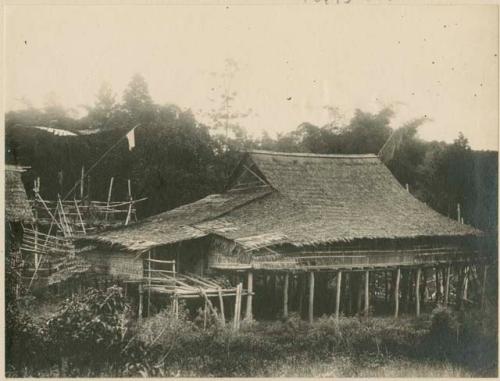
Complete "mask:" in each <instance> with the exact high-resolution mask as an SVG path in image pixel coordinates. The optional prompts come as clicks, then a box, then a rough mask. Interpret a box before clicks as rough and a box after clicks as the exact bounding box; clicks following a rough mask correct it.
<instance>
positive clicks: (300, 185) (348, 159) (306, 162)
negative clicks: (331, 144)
mask: <svg viewBox="0 0 500 381" xmlns="http://www.w3.org/2000/svg"><path fill="white" fill-rule="evenodd" d="M249 171H250V172H251V173H254V174H256V175H257V176H258V177H259V178H261V179H262V180H264V181H266V182H267V183H268V184H269V187H262V186H259V187H255V188H253V189H247V190H238V191H235V190H228V191H227V192H225V193H223V194H220V195H212V196H208V197H206V198H204V199H202V200H200V201H197V202H195V203H192V204H188V205H184V206H182V207H180V208H177V209H174V210H172V211H169V212H166V213H163V214H160V215H157V216H155V217H151V218H149V219H147V220H145V221H143V222H141V223H139V224H135V225H133V226H130V227H128V228H124V229H120V230H116V231H113V232H108V233H101V234H99V235H96V236H89V237H88V238H90V239H93V240H99V241H103V242H106V243H108V244H118V245H121V246H122V247H124V248H127V249H129V250H140V249H147V248H149V247H153V246H158V245H165V244H169V243H173V242H178V241H182V240H187V239H192V238H197V237H201V236H205V235H209V234H213V235H215V236H219V237H223V238H224V239H226V240H228V241H232V242H234V243H235V244H237V246H239V247H242V248H245V249H247V250H256V249H258V248H261V247H263V246H273V245H282V244H288V245H293V246H297V247H301V246H310V245H321V244H328V243H334V242H350V241H354V240H360V239H404V238H419V237H464V236H477V235H480V234H481V232H480V231H478V230H476V229H474V228H472V227H470V226H468V225H462V224H460V223H458V222H456V221H453V220H451V219H449V218H447V217H445V216H442V215H440V214H439V213H437V212H436V211H434V210H432V209H431V208H429V207H428V206H427V205H425V204H424V203H422V202H420V201H419V200H417V199H416V198H415V197H413V196H412V195H411V194H410V193H409V192H407V191H406V190H405V189H404V188H403V187H402V186H401V185H400V184H399V183H398V181H397V180H396V179H395V178H394V177H393V176H392V174H391V172H390V171H389V170H388V169H387V167H386V166H385V165H384V164H383V163H382V162H381V161H380V160H379V159H378V157H377V156H375V155H313V154H289V153H276V152H264V151H253V152H249V153H247V154H246V156H245V158H244V159H243V160H242V162H241V164H240V165H239V167H238V169H237V170H236V172H235V174H234V175H233V176H232V180H231V182H230V184H237V183H238V178H241V176H243V172H245V173H246V174H247V175H248V172H249ZM240 183H241V181H240Z"/></svg>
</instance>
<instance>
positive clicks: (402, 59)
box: [4, 4, 499, 150]
mask: <svg viewBox="0 0 500 381" xmlns="http://www.w3.org/2000/svg"><path fill="white" fill-rule="evenodd" d="M4 17H5V23H4V32H5V34H4V36H5V44H4V49H5V50H4V54H5V72H6V76H5V99H4V102H5V109H6V110H14V109H19V108H23V107H24V106H23V103H22V102H21V101H20V100H21V99H23V98H25V99H28V100H29V101H30V102H32V104H33V105H34V106H35V107H41V106H43V104H44V100H45V99H46V98H47V94H49V93H51V92H53V93H55V94H56V96H57V98H58V99H59V101H60V102H61V103H62V104H63V105H64V106H66V107H70V108H74V109H76V110H77V111H78V113H79V115H82V114H83V113H84V111H83V110H84V109H83V108H82V107H81V105H85V104H87V105H88V104H92V103H93V102H94V100H95V95H96V93H97V91H98V89H99V87H100V85H101V84H102V83H103V82H104V81H106V82H108V83H110V84H111V86H112V88H113V90H114V91H115V93H116V94H117V99H118V100H119V99H120V98H121V94H122V92H123V90H124V88H125V87H126V85H127V83H128V81H129V80H130V78H131V77H132V75H133V74H134V73H141V74H142V75H143V76H144V77H145V78H146V80H147V82H148V84H149V89H150V93H151V95H152V97H153V100H154V101H155V102H157V103H159V104H163V103H174V104H177V105H179V106H180V107H182V108H183V109H188V108H189V109H191V110H193V112H195V114H197V116H198V117H199V118H200V120H202V121H206V120H205V118H206V117H205V116H204V112H200V110H202V111H207V110H209V109H210V108H212V107H214V105H215V104H214V102H213V101H211V99H213V98H214V95H216V94H218V93H219V92H220V91H221V82H220V78H218V77H217V76H216V75H213V73H219V74H220V73H222V72H223V71H224V62H225V60H226V59H232V60H234V61H236V62H237V64H238V67H239V70H238V71H237V72H236V74H235V76H234V78H233V81H232V83H231V86H230V88H231V90H232V91H234V92H236V98H235V105H234V107H235V110H240V111H245V110H247V109H248V108H251V109H252V110H253V114H252V115H251V116H249V117H247V118H244V119H242V120H241V121H240V122H241V124H242V125H243V126H244V127H245V128H246V129H247V130H248V131H249V132H250V134H252V135H254V136H259V134H261V132H262V131H267V132H268V133H269V134H270V135H271V136H273V135H275V134H276V133H282V132H287V131H291V130H293V129H295V128H296V127H297V126H298V125H299V124H300V123H302V122H306V121H307V122H310V123H313V124H316V125H323V124H326V123H327V122H329V121H330V120H331V114H329V112H328V110H327V108H326V107H328V106H331V107H337V108H338V109H339V110H340V112H341V113H342V114H343V115H344V117H345V118H346V119H347V120H348V119H349V118H350V117H351V116H352V114H353V112H354V110H355V109H358V108H359V109H361V110H363V111H369V112H377V111H378V110H380V109H381V108H382V107H385V106H392V107H394V109H395V111H396V117H395V118H394V120H393V121H392V127H395V128H396V127H398V126H400V125H402V124H403V123H404V122H406V121H409V120H412V119H414V118H419V117H423V116H425V117H427V118H428V120H429V121H428V122H427V123H425V124H424V125H423V126H422V127H421V128H420V131H419V134H420V136H421V137H422V138H424V139H426V140H444V141H447V142H451V141H453V139H455V138H456V137H457V136H458V133H459V132H460V131H461V132H463V133H464V134H465V136H466V137H467V138H468V139H469V142H470V144H471V146H472V147H473V148H474V149H495V150H497V149H498V108H499V99H498V75H499V74H498V45H499V44H498V31H499V29H498V8H497V7H496V6H415V5H412V6H356V5H352V6H320V5H315V6H310V5H309V4H300V5H294V6H286V7H285V6H279V5H265V6H264V5H253V6H243V5H236V6H211V5H203V6H202V5H191V6H184V5H182V6H181V5H169V6H50V7H49V6H14V5H8V6H6V8H5V14H4Z"/></svg>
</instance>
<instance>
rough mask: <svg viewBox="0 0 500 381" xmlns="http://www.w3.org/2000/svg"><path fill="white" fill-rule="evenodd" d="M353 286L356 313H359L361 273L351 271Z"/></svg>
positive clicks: (361, 293) (360, 304)
mask: <svg viewBox="0 0 500 381" xmlns="http://www.w3.org/2000/svg"><path fill="white" fill-rule="evenodd" d="M352 279H353V286H354V287H353V288H354V291H355V294H356V313H357V314H361V312H362V311H361V308H362V307H361V306H362V303H363V285H362V283H363V274H361V273H353V274H352Z"/></svg>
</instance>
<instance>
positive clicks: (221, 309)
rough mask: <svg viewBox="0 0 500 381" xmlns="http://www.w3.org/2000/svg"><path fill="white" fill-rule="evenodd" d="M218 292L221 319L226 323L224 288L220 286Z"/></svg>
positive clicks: (223, 323)
mask: <svg viewBox="0 0 500 381" xmlns="http://www.w3.org/2000/svg"><path fill="white" fill-rule="evenodd" d="M217 293H218V294H219V304H220V319H221V322H222V325H223V326H225V325H226V316H225V315H224V300H223V299H222V290H221V289H220V288H219V289H218V291H217Z"/></svg>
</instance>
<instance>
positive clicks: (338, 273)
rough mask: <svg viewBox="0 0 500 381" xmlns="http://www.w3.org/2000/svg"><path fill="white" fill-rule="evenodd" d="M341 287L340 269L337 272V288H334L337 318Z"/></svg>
mask: <svg viewBox="0 0 500 381" xmlns="http://www.w3.org/2000/svg"><path fill="white" fill-rule="evenodd" d="M341 287H342V271H339V272H337V289H336V290H335V293H336V296H335V318H336V319H337V320H339V316H340V296H341V295H342V293H341Z"/></svg>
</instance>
